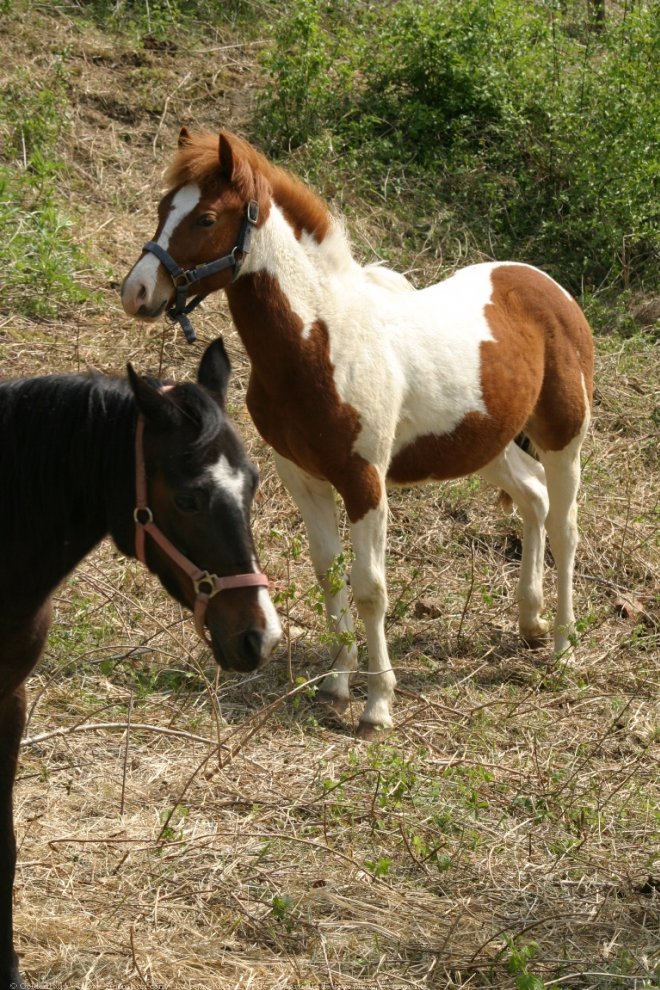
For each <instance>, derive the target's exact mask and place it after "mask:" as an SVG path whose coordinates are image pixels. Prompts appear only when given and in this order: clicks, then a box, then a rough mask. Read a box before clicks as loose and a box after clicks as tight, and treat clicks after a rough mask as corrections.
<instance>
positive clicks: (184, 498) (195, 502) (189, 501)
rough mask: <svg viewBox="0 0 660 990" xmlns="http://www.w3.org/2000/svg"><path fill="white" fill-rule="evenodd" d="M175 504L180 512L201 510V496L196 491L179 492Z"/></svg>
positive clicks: (175, 497)
mask: <svg viewBox="0 0 660 990" xmlns="http://www.w3.org/2000/svg"><path fill="white" fill-rule="evenodd" d="M174 504H175V505H176V507H177V509H179V511H180V512H188V513H190V512H199V508H200V504H199V496H198V495H197V493H196V492H178V493H177V494H176V495H175V496H174Z"/></svg>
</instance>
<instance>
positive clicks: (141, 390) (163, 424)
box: [126, 361, 181, 430]
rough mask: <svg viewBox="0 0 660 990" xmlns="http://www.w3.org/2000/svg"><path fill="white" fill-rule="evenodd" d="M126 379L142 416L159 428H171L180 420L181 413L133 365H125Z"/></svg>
mask: <svg viewBox="0 0 660 990" xmlns="http://www.w3.org/2000/svg"><path fill="white" fill-rule="evenodd" d="M126 370H127V372H128V381H129V384H130V386H131V389H132V390H133V395H134V396H135V403H136V405H137V407H138V410H139V411H140V412H141V413H142V415H143V416H144V418H145V419H146V420H148V421H149V423H151V424H152V426H155V427H156V428H157V429H160V430H171V429H173V428H174V427H176V426H177V425H178V424H179V422H180V420H181V413H180V412H179V409H178V408H177V406H175V404H174V403H173V402H172V401H171V399H169V398H168V396H167V393H166V392H163V391H162V389H160V388H157V387H156V386H155V385H151V384H150V383H149V382H148V381H147V380H146V378H142V377H141V376H140V375H138V374H137V372H136V371H135V368H134V367H133V365H132V364H131V363H130V361H129V363H128V364H127V365H126Z"/></svg>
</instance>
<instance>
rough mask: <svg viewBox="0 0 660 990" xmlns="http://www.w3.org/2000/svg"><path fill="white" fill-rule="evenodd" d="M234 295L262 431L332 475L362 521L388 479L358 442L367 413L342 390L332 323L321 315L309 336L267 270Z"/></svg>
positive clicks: (253, 409) (285, 451)
mask: <svg viewBox="0 0 660 990" xmlns="http://www.w3.org/2000/svg"><path fill="white" fill-rule="evenodd" d="M227 298H228V300H229V307H230V309H231V313H232V317H233V319H234V322H235V324H236V327H237V329H238V332H239V333H240V335H241V339H242V341H243V343H244V344H245V348H246V350H247V352H248V355H249V357H250V362H251V372H250V382H249V385H248V391H247V406H248V409H249V410H250V415H251V416H252V419H253V420H254V423H255V426H256V427H257V429H258V430H259V433H260V434H261V436H262V437H263V438H264V440H265V441H266V442H267V443H268V444H270V446H271V447H273V448H274V449H275V450H276V451H277V452H278V453H279V454H281V455H282V457H286V458H287V459H288V460H290V461H293V463H294V464H297V465H298V467H300V468H302V469H303V470H304V471H307V472H308V474H311V475H314V476H315V477H317V478H325V479H327V480H328V481H330V482H331V483H332V484H333V485H334V487H335V488H336V489H337V491H338V492H339V494H340V495H341V497H342V498H343V500H344V503H345V505H346V511H347V513H348V517H349V519H350V520H351V522H357V521H358V520H360V519H362V518H363V516H365V515H366V513H367V512H369V510H370V509H373V508H375V507H376V506H377V505H378V504H379V502H380V500H381V497H382V484H381V480H380V477H379V474H378V471H377V470H376V468H375V467H374V465H373V464H370V463H369V462H368V461H367V460H365V458H364V457H362V456H361V455H360V454H358V453H356V452H355V451H354V450H353V447H354V445H355V441H356V440H357V437H358V435H359V433H360V430H361V428H362V426H361V421H360V415H359V413H358V411H357V410H356V409H355V408H354V407H353V406H351V405H350V404H349V403H347V402H344V401H343V400H342V399H341V397H340V395H339V393H338V392H337V386H336V384H335V379H334V365H333V363H332V361H331V360H330V347H329V339H328V328H327V326H326V324H325V323H324V322H323V320H316V321H315V323H314V324H313V326H312V327H311V328H310V331H309V334H308V335H307V336H305V337H303V329H304V326H303V321H302V319H301V318H300V317H299V316H298V314H297V313H295V312H294V311H293V310H292V309H291V306H290V305H289V302H288V300H287V298H286V296H285V295H284V293H283V292H282V290H281V288H280V285H279V283H278V281H277V279H276V278H274V277H273V276H272V275H269V274H267V273H265V272H259V273H258V274H248V275H244V276H243V277H242V278H241V279H239V280H238V281H237V282H235V283H234V284H233V285H231V286H230V287H229V288H228V289H227Z"/></svg>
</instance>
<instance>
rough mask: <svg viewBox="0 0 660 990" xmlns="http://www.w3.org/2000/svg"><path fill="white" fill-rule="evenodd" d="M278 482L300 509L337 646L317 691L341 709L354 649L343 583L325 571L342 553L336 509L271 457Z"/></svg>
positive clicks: (326, 494) (323, 492) (315, 485)
mask: <svg viewBox="0 0 660 990" xmlns="http://www.w3.org/2000/svg"><path fill="white" fill-rule="evenodd" d="M274 458H275V466H276V468H277V472H278V474H279V476H280V478H281V479H282V482H283V483H284V485H285V486H286V488H287V489H288V491H289V493H290V495H291V497H292V498H293V500H294V502H295V503H296V505H297V506H298V508H299V509H300V514H301V515H302V518H303V522H304V523H305V528H306V530H307V535H308V537H309V549H310V554H311V557H312V562H313V564H314V570H315V571H316V577H317V579H318V581H319V584H320V585H321V588H322V589H323V598H324V602H325V612H326V618H327V622H328V629H329V631H330V633H331V634H333V635H337V637H338V639H339V642H338V644H337V646H336V647H334V648H332V647H331V649H332V651H333V672H332V673H331V674H328V676H327V677H326V678H324V680H323V681H322V682H321V687H320V690H321V691H322V692H323V693H324V694H327V695H330V696H331V697H332V698H334V699H335V701H336V703H337V706H338V707H342V706H343V705H345V704H346V703H347V702H348V699H349V677H350V674H351V673H352V672H353V671H354V670H355V669H356V668H357V646H356V644H355V633H354V631H353V620H352V618H351V613H350V608H349V603H348V594H347V591H346V582H345V581H343V582H341V581H340V580H338V578H339V577H340V576H339V575H337V576H335V575H333V576H332V578H331V577H330V576H329V571H330V569H331V567H332V565H333V564H334V562H335V561H336V560H337V557H338V556H339V554H340V553H341V552H342V545H341V541H340V539H339V531H338V527H337V507H336V504H335V496H334V490H333V488H332V485H331V484H330V482H328V481H321V480H320V479H318V478H313V477H311V475H308V474H306V472H304V471H301V470H300V468H298V467H296V465H295V464H292V462H291V461H289V460H286V458H284V457H280V456H279V454H275V453H274Z"/></svg>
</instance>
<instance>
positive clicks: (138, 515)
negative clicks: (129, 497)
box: [133, 505, 154, 526]
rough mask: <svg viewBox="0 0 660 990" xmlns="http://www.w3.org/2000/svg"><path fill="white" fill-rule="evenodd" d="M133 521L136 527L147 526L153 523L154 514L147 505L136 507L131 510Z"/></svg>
mask: <svg viewBox="0 0 660 990" xmlns="http://www.w3.org/2000/svg"><path fill="white" fill-rule="evenodd" d="M143 517H146V518H143ZM133 519H134V520H135V522H136V523H137V525H138V526H148V525H149V524H150V523H152V522H153V521H154V514H153V512H152V511H151V509H150V508H149V506H148V505H143V506H138V507H137V508H135V509H133Z"/></svg>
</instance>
